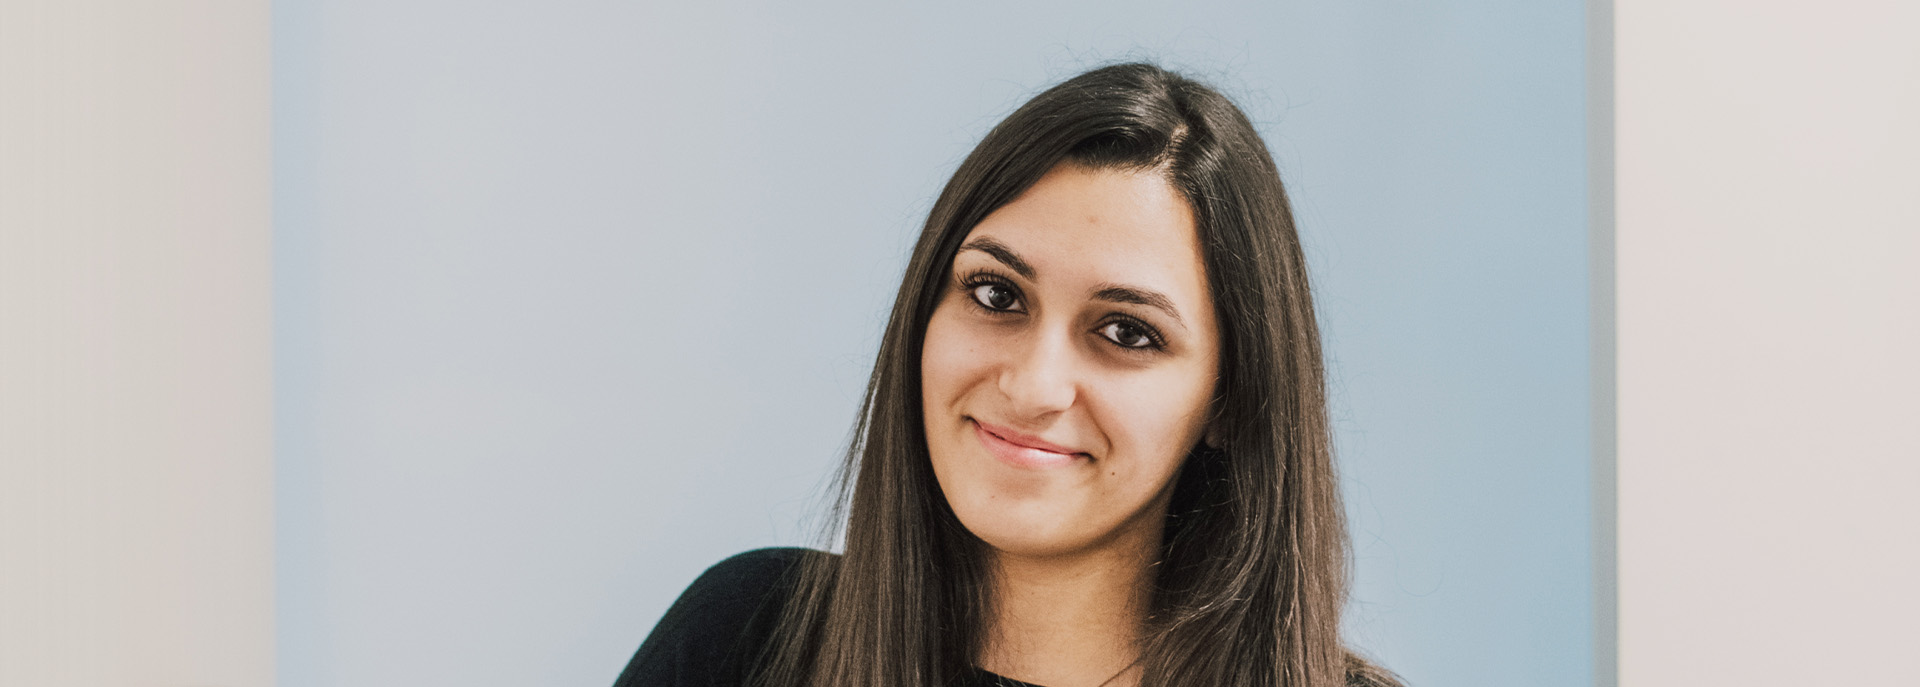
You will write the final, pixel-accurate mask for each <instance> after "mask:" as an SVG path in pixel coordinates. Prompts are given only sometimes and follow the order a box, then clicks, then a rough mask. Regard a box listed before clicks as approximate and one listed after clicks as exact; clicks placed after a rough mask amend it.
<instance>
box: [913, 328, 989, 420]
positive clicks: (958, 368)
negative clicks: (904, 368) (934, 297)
mask: <svg viewBox="0 0 1920 687" xmlns="http://www.w3.org/2000/svg"><path fill="white" fill-rule="evenodd" d="M959 315H961V313H954V312H953V305H952V304H951V303H942V304H941V305H940V306H939V307H938V308H936V309H935V310H934V311H933V317H932V318H931V319H929V320H928V321H927V335H926V340H925V341H923V342H921V348H920V396H921V399H920V401H921V405H922V407H923V409H924V410H925V412H928V413H936V412H940V411H944V410H946V409H948V408H949V407H950V406H951V405H952V404H953V403H954V402H955V401H956V400H958V399H959V397H960V395H961V394H962V393H963V392H964V391H965V390H966V389H967V388H968V387H970V386H971V385H972V383H973V381H975V380H977V379H978V378H979V377H980V375H981V372H982V370H983V369H984V368H985V365H984V364H983V362H982V361H981V359H980V356H979V355H978V351H979V350H980V346H979V342H977V341H974V340H973V339H974V337H973V336H972V334H971V332H969V331H968V328H967V327H966V326H965V323H964V322H961V321H960V317H959ZM927 419H928V420H929V422H930V423H931V421H933V420H934V417H933V416H931V415H929V417H928V418H927Z"/></svg>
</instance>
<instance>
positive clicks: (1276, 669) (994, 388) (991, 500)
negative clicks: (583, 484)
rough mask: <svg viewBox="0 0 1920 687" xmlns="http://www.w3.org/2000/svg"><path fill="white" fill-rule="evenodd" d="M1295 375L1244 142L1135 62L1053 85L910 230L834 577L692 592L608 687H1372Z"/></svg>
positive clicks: (1285, 253) (1296, 287) (1195, 88)
mask: <svg viewBox="0 0 1920 687" xmlns="http://www.w3.org/2000/svg"><path fill="white" fill-rule="evenodd" d="M1323 377H1324V374H1323V372H1322V366H1321V357H1320V341H1319V333H1318V330H1317V328H1316V325H1315V323H1314V316H1313V305H1312V301H1311V298H1310V295H1309V291H1308V286H1307V274H1306V269H1305V265H1304V263H1303V261H1302V257H1301V252H1300V245H1299V240H1298V238H1297V236H1296V235H1295V233H1294V228H1293V220H1292V216H1291V211H1290V210H1289V208H1288V204H1287V198H1286V193H1285V190H1284V189H1283V187H1282V186H1281V182H1280V176H1279V173H1278V171H1277V170H1276V169H1275V167H1274V164H1273V161H1272V158H1271V156H1270V155H1269V154H1268V152H1267V150H1266V147H1265V145H1264V144H1263V143H1262V142H1261V141H1260V138H1259V136H1258V134H1256V133H1255V131H1254V129H1253V126H1252V125H1251V124H1250V123H1249V122H1248V121H1247V119H1246V117H1245V115H1243V114H1242V113H1241V112H1240V111H1239V110H1238V109H1237V108H1235V107H1234V106H1233V104H1232V103H1230V102H1228V101H1227V99H1226V98H1225V97H1223V96H1221V95H1220V94H1219V93H1217V92H1215V91H1214V90H1212V89H1210V88H1208V87H1206V86H1204V85H1201V84H1198V83H1196V82H1193V81H1191V80H1188V79H1186V78H1183V77H1181V76H1179V75H1176V74H1173V73H1171V72H1168V71H1165V70H1162V69H1160V68H1158V67H1155V66H1152V65H1146V64H1123V65H1116V66H1110V67H1105V68H1101V69H1096V70H1094V71H1091V72H1088V73H1086V74H1082V75H1080V76H1078V77H1075V78H1073V79H1071V80H1069V81H1067V82H1065V83H1062V84H1060V85H1058V86H1055V87H1054V88H1052V89H1049V90H1047V91H1046V92H1044V93H1041V94H1040V95H1039V96H1037V97H1035V98H1034V99H1033V100H1032V101H1030V102H1028V103H1027V104H1026V105H1024V106H1022V107H1021V108H1020V109H1019V110H1018V111H1016V112H1014V113H1013V114H1012V115H1011V116H1009V117H1008V118H1007V119H1006V121H1004V122H1002V123H1001V124H1000V125H999V126H997V127H995V128H994V130H993V131H992V132H990V133H988V134H987V136H986V138H985V139H984V140H982V141H981V142H980V145H979V146H978V147H977V148H975V149H974V151H973V152H972V154H970V155H969V156H968V157H967V159H966V161H965V162H963V163H961V165H960V168H959V170H958V171H956V172H955V173H954V176H953V179H952V180H951V181H950V182H949V183H948V184H947V186H946V188H945V190H943V191H942V192H941V195H940V198H939V200H938V201H937V202H936V203H935V204H934V207H933V210H932V213H931V215H930V216H929V217H928V219H927V223H926V227H925V229H924V230H923V231H922V233H921V235H920V239H919V242H918V243H917V244H916V246H915V248H914V251H913V257H912V259H911V261H910V262H909V264H908V267H907V272H906V276H905V279H904V280H903V283H902V284H901V287H900V292H899V295H898V298H897V299H896V301H895V303H894V308H893V313H892V316H891V318H890V320H889V321H888V324H887V329H886V334H885V336H884V338H883V340H882V342H881V347H880V355H879V360H878V362H877V363H876V364H875V366H874V371H873V375H872V377H871V378H870V380H869V382H868V386H867V394H866V402H865V404H864V406H863V408H862V412H861V416H860V421H859V423H858V425H857V428H856V432H855V435H854V436H855V437H856V440H855V442H854V445H853V446H852V448H851V449H850V450H849V451H848V454H847V460H846V463H845V466H844V468H843V471H842V474H841V481H840V484H841V485H842V489H841V494H840V499H839V501H838V503H837V506H836V513H835V514H836V516H843V517H844V518H845V520H844V522H845V523H846V525H845V530H844V537H845V553H844V554H840V555H833V554H828V553H823V552H817V551H808V550H802V549H769V550H762V551H754V552H749V553H746V554H741V555H740V556H736V557H734V558H732V559H729V560H727V561H725V562H722V563H720V564H719V565H716V566H714V568H713V569H711V570H709V571H708V572H707V573H706V574H705V575H703V576H702V577H701V578H700V580H698V581H696V582H695V583H694V585H693V586H692V587H691V588H690V589H689V590H688V591H687V592H686V593H685V594H683V595H682V597H681V598H680V600H679V601H677V602H676V603H675V604H674V607H673V608H672V609H671V610H669V611H668V612H667V615H666V617H665V618H663V619H662V620H661V622H660V625H659V626H657V627H656V628H655V629H654V632H653V634H652V636H650V637H649V638H648V639H647V641H646V643H644V644H643V645H642V646H641V648H640V651H639V653H638V654H636V655H635V657H634V659H633V662H632V663H631V664H630V665H629V666H628V668H627V670H626V672H625V673H623V674H622V676H621V681H620V684H621V685H696V684H697V685H709V684H716V685H759V686H763V687H798V686H800V685H840V686H861V687H896V686H903V685H996V684H1006V685H1021V684H1038V685H1047V686H1048V687H1080V686H1087V687H1092V686H1094V685H1209V686H1212V685H1274V686H1278V685H1288V686H1294V687H1323V686H1324V687H1331V686H1334V685H1343V684H1379V685H1392V684H1396V683H1395V681H1394V680H1393V679H1392V677H1391V676H1390V675H1388V674H1387V673H1385V672H1384V671H1382V670H1380V669H1378V668H1375V667H1373V666H1371V665H1369V664H1368V663H1366V662H1365V661H1363V660H1361V659H1359V658H1357V657H1356V656H1355V655H1354V654H1353V653H1351V652H1349V651H1348V650H1347V649H1346V648H1345V647H1344V646H1343V645H1342V643H1341V641H1340V638H1339V626H1340V612H1341V607H1342V603H1343V601H1344V595H1345V592H1346V586H1347V584H1346V565H1347V559H1346V545H1347V538H1346V531H1345V525H1344V523H1343V520H1342V512H1341V508H1340V503H1339V498H1338V493H1337V492H1336V489H1335V484H1334V473H1333V469H1332V465H1331V457H1330V447H1329V436H1328V427H1327V419H1326V397H1325V389H1324V381H1323ZM836 521H838V518H836Z"/></svg>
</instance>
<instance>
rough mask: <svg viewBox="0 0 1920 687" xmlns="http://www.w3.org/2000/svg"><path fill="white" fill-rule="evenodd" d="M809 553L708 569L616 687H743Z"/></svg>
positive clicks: (751, 554) (737, 560)
mask: <svg viewBox="0 0 1920 687" xmlns="http://www.w3.org/2000/svg"><path fill="white" fill-rule="evenodd" d="M806 553H807V550H806V549H757V550H754V551H748V552H746V553H743V554H739V555H737V556H734V557H732V558H728V559H726V560H724V561H721V562H719V563H717V564H715V565H714V566H713V567H711V568H708V569H707V571H706V572H705V573H703V574H701V575H700V578H699V579H696V580H694V581H693V584H692V585H690V586H688V587H687V590H686V591H685V592H682V593H681V594H680V598H679V599H678V600H676V601H674V602H673V606H672V607H670V608H668V609H667V613H666V615H665V616H662V617H661V618H660V622H659V624H657V625H654V627H653V632H652V633H651V634H649V635H647V639H646V641H644V642H642V643H641V644H640V650H639V651H637V652H635V653H634V655H633V660H632V661H629V662H628V663H627V668H626V670H623V671H621V673H620V677H619V679H618V680H616V681H615V682H614V687H723V686H724V687H734V686H737V685H741V684H743V683H744V682H745V680H746V678H747V671H749V670H750V669H752V665H751V662H752V661H753V660H754V659H756V658H757V657H758V655H759V649H761V648H762V647H764V646H765V644H766V643H767V640H768V639H769V637H770V636H771V632H772V629H773V622H772V621H774V620H776V619H777V617H778V615H779V613H780V610H781V605H782V604H783V603H784V602H785V599H786V596H787V593H790V590H787V589H786V587H787V586H788V584H787V574H788V573H789V572H790V571H791V570H792V569H793V568H794V566H795V564H797V563H798V562H799V561H800V558H801V556H803V555H804V554H806Z"/></svg>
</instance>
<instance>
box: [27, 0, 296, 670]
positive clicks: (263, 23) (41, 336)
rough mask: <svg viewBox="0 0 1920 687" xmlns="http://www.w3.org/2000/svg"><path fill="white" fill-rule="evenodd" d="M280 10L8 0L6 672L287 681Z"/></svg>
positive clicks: (241, 4) (253, 4) (207, 4)
mask: <svg viewBox="0 0 1920 687" xmlns="http://www.w3.org/2000/svg"><path fill="white" fill-rule="evenodd" d="M268 19H269V17H268V7H267V4H266V3H259V2H210V1H201V2H168V3H138V2H25V3H21V2H6V3H0V685H32V686H39V685H87V686H92V685H189V684H190V685H234V686H238V685H268V684H271V683H272V681H273V653H272V652H273V615H272V602H273V579H272V572H273V571H272V562H273V558H272V551H273V548H272V536H273V529H272V525H273V522H272V515H273V513H272V503H271V497H272V457H271V450H272V445H271V441H272V426H271V425H272V414H271V408H270V403H271V401H272V394H271V388H270V376H271V371H272V362H271V326H270V315H269V306H270V296H271V292H270V274H269V269H270V250H269V237H270V227H269V221H270V215H269V203H270V189H271V186H270V179H269V173H270V161H269V154H268V144H269V116H270V112H269V84H268V77H269V67H270V63H269V60H268V47H269V46H268V28H269V26H268Z"/></svg>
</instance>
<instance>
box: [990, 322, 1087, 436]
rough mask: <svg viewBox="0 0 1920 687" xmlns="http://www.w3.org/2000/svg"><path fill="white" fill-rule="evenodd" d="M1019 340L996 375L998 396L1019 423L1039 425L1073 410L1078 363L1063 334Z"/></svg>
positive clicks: (1067, 339) (1070, 342)
mask: <svg viewBox="0 0 1920 687" xmlns="http://www.w3.org/2000/svg"><path fill="white" fill-rule="evenodd" d="M1022 339H1023V341H1022V342H1021V343H1020V344H1019V345H1018V348H1017V349H1016V350H1015V351H1013V352H1012V353H1013V356H1012V357H1011V358H1009V359H1008V360H1007V362H1006V364H1005V366H1004V367H1003V368H1002V369H1001V371H1000V380H999V382H1000V384H999V386H1000V393H1002V394H1005V395H1006V397H1007V400H1008V402H1009V405H1010V408H1009V410H1010V411H1012V412H1013V413H1015V414H1017V415H1018V416H1019V419H1021V420H1025V421H1028V422H1038V421H1043V420H1045V419H1047V418H1048V416H1051V415H1054V414H1057V413H1059V412H1061V411H1064V410H1066V409H1067V408H1069V407H1072V406H1073V401H1074V398H1075V396H1076V395H1078V389H1077V383H1078V382H1077V373H1076V369H1075V368H1076V364H1077V362H1078V361H1077V360H1075V355H1074V350H1073V342H1072V341H1071V339H1070V338H1069V337H1068V336H1067V335H1066V334H1065V333H1064V332H1034V333H1033V334H1032V335H1031V336H1026V337H1022Z"/></svg>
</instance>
